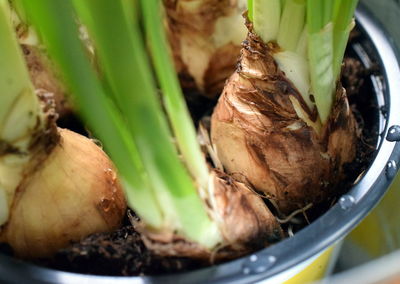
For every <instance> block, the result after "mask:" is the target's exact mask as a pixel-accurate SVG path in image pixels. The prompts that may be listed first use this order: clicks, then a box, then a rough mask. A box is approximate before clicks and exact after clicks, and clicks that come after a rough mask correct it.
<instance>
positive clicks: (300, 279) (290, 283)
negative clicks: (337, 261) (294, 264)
mask: <svg viewBox="0 0 400 284" xmlns="http://www.w3.org/2000/svg"><path fill="white" fill-rule="evenodd" d="M333 250H334V248H333V247H330V248H328V249H327V250H326V251H324V252H323V253H322V254H321V255H320V256H318V258H317V259H315V260H314V261H313V262H312V263H311V264H309V265H308V266H307V267H306V268H305V269H303V270H302V271H301V272H299V273H298V274H296V275H295V276H293V277H292V278H290V279H289V280H287V281H285V282H283V283H285V284H297V283H311V282H314V281H318V280H321V279H322V278H324V277H325V276H326V273H327V270H328V267H329V263H330V262H331V260H332V254H333Z"/></svg>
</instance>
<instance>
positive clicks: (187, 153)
mask: <svg viewBox="0 0 400 284" xmlns="http://www.w3.org/2000/svg"><path fill="white" fill-rule="evenodd" d="M161 12H162V11H161V5H160V1H158V0H147V1H143V2H142V14H143V18H144V23H145V30H146V33H147V36H148V40H149V47H150V50H151V54H152V59H153V62H154V66H155V70H156V74H157V76H158V79H159V82H160V84H161V89H162V91H163V98H164V102H165V107H166V110H167V113H168V116H169V119H170V121H171V125H172V128H173V130H174V133H175V136H176V139H177V142H178V146H179V149H180V151H181V152H182V155H183V160H184V161H185V162H186V164H187V166H188V168H189V170H190V172H191V174H192V177H193V178H194V179H195V180H197V181H198V183H199V186H200V187H202V188H206V187H207V184H208V168H207V165H206V163H205V159H204V157H203V154H202V152H201V150H200V146H199V143H198V141H197V137H196V131H195V128H194V124H193V122H192V119H191V117H190V114H189V111H188V109H187V106H186V103H185V99H184V96H183V93H182V90H181V87H180V84H179V81H178V77H177V75H176V71H175V68H174V65H173V62H172V59H171V55H170V52H168V51H169V44H168V42H167V38H166V36H165V32H164V26H163V24H162V22H161V21H160V19H162V18H163V15H162V13H161Z"/></svg>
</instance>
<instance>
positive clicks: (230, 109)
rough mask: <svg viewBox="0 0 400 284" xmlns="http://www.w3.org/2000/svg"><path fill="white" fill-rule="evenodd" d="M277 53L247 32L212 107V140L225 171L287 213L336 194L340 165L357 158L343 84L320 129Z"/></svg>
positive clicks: (274, 48)
mask: <svg viewBox="0 0 400 284" xmlns="http://www.w3.org/2000/svg"><path fill="white" fill-rule="evenodd" d="M275 51H276V46H274V45H273V44H268V45H266V44H264V43H263V42H262V40H261V39H260V38H259V37H258V36H256V35H255V34H253V33H251V32H250V33H249V35H248V38H247V40H246V41H245V42H244V43H243V48H242V50H241V58H240V61H239V64H238V68H237V71H236V72H235V73H234V74H233V75H232V76H231V77H230V78H229V80H228V81H227V83H226V85H225V88H224V90H223V92H222V95H221V97H220V98H219V101H218V104H217V106H216V107H215V109H214V112H213V115H212V120H211V140H212V144H213V145H214V147H215V150H216V152H217V155H218V157H219V159H220V161H221V162H222V164H223V166H224V168H225V170H226V171H227V172H228V173H230V174H235V177H239V178H240V177H241V178H240V179H241V180H242V181H243V182H245V183H247V184H249V185H251V186H252V187H253V188H254V189H255V190H257V191H260V192H262V193H263V194H265V195H266V196H267V197H268V198H270V199H272V200H275V201H276V203H277V204H278V206H279V209H280V210H281V211H282V212H283V213H290V212H292V211H294V210H297V209H300V208H303V207H305V206H307V205H309V204H310V203H312V204H316V203H319V202H322V201H325V200H327V199H329V198H330V197H332V196H334V193H335V186H336V185H337V184H338V183H339V182H340V181H341V180H342V179H343V178H344V176H345V172H344V168H343V166H344V165H345V164H346V163H349V162H352V161H353V159H354V158H355V154H356V145H357V141H358V138H357V126H356V122H355V119H354V117H353V114H352V112H351V109H350V107H349V103H348V100H347V96H346V92H345V90H344V89H343V88H342V87H341V86H340V84H339V86H338V87H337V90H336V94H335V97H336V98H335V103H334V107H333V109H332V112H331V115H330V117H329V120H328V122H327V123H326V124H325V125H323V126H318V125H320V122H318V114H317V112H316V110H315V109H313V110H311V109H310V108H309V107H308V106H307V104H306V102H305V101H304V100H303V98H302V96H301V95H300V93H299V92H298V90H297V89H296V87H295V86H294V85H293V84H292V83H291V82H290V80H289V79H288V78H287V77H286V76H285V74H284V73H283V72H282V71H281V70H280V69H279V66H278V64H277V63H276V62H275V60H274V58H273V53H274V52H275ZM319 127H320V128H319Z"/></svg>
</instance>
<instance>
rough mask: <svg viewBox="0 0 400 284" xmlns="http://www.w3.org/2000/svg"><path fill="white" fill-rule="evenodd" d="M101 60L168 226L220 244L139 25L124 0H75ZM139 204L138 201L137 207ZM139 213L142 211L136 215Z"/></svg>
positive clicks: (209, 244) (192, 237)
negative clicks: (175, 135)
mask: <svg viewBox="0 0 400 284" xmlns="http://www.w3.org/2000/svg"><path fill="white" fill-rule="evenodd" d="M74 3H75V7H76V11H77V12H78V15H79V16H80V17H81V20H82V21H83V22H84V23H85V25H86V26H87V27H88V30H89V34H90V35H91V37H92V38H93V40H94V43H95V47H96V50H97V53H98V56H99V61H100V68H101V69H102V70H103V71H104V74H105V79H106V81H107V83H108V85H109V86H110V87H111V90H112V92H113V93H114V95H115V98H116V100H117V102H116V103H117V105H118V107H119V108H120V110H121V111H122V113H123V117H124V119H125V120H126V122H127V125H128V128H129V131H130V133H131V134H132V137H133V139H134V141H135V144H136V145H137V148H138V150H139V153H140V157H141V160H142V161H143V165H144V167H145V170H146V173H147V174H148V175H149V177H150V182H151V185H152V189H153V190H154V191H155V196H156V198H157V200H158V202H159V204H160V209H161V210H162V212H163V216H164V218H165V222H166V223H165V224H164V225H165V227H164V228H162V227H160V228H157V229H159V231H160V232H161V233H162V231H163V229H165V228H167V229H168V230H172V231H178V233H180V234H182V235H184V236H185V237H187V238H188V239H190V240H194V241H197V242H199V243H200V244H202V245H204V246H206V247H210V248H211V247H213V246H215V245H216V243H217V242H219V241H220V238H219V234H218V230H217V227H216V224H214V223H213V222H212V221H211V220H210V219H209V217H208V215H207V212H206V209H205V205H204V204H203V202H202V201H201V199H200V197H199V196H198V194H197V190H196V187H195V186H194V182H193V180H192V178H191V177H190V175H189V173H188V171H187V169H186V168H185V166H184V165H183V163H182V162H181V160H180V158H179V155H178V152H177V150H176V148H175V146H174V144H173V142H172V139H171V134H170V131H169V126H168V123H167V120H166V117H165V115H164V113H163V110H162V107H161V104H160V100H159V97H158V95H157V90H156V88H155V82H154V79H153V77H152V70H151V68H150V64H149V61H148V60H147V54H146V52H145V47H144V42H143V38H142V37H141V34H140V30H139V26H138V25H137V24H136V25H133V26H129V25H128V21H127V18H126V17H125V15H124V12H123V6H122V4H121V2H120V0H115V1H109V0H98V1H90V0H84V1H83V0H75V1H74ZM133 204H135V203H133ZM138 213H139V215H140V212H138Z"/></svg>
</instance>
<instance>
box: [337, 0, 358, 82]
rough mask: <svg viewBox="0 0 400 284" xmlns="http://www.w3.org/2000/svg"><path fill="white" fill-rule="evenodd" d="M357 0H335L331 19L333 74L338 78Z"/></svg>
mask: <svg viewBox="0 0 400 284" xmlns="http://www.w3.org/2000/svg"><path fill="white" fill-rule="evenodd" d="M357 3H358V0H336V1H335V7H334V15H333V21H334V23H335V27H334V34H333V44H334V46H333V75H334V77H335V78H336V79H338V78H339V75H340V69H341V65H342V61H343V57H344V52H345V50H346V46H347V41H348V39H349V35H350V31H351V30H352V29H353V27H354V20H353V15H354V11H355V9H356V7H357Z"/></svg>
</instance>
